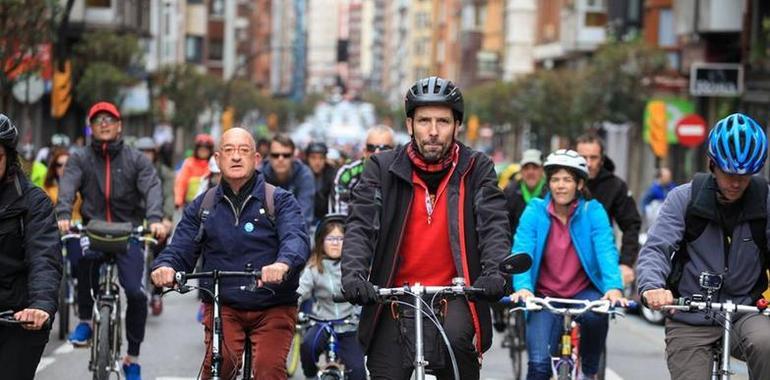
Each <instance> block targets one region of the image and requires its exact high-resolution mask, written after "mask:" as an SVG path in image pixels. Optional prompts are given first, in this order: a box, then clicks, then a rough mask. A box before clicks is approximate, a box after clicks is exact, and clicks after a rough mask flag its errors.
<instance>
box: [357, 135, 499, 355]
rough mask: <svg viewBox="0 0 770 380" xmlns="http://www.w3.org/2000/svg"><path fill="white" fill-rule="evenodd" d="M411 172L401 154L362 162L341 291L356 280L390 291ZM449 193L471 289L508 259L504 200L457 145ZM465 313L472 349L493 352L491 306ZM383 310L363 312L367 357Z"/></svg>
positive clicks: (459, 255)
mask: <svg viewBox="0 0 770 380" xmlns="http://www.w3.org/2000/svg"><path fill="white" fill-rule="evenodd" d="M412 170H413V169H412V163H411V161H410V160H409V157H408V156H407V153H406V148H405V147H400V148H398V149H396V150H392V151H388V152H383V153H380V154H376V155H374V156H372V157H371V158H369V159H368V160H366V164H365V167H364V171H363V174H362V175H361V179H360V181H359V182H358V184H357V185H356V187H355V188H354V189H353V194H352V201H351V203H350V209H349V215H348V219H347V223H346V230H345V244H344V245H343V247H342V286H343V289H344V288H345V285H346V284H351V283H353V282H354V281H356V280H357V279H359V278H365V279H368V280H369V281H370V282H371V283H372V284H374V285H375V286H380V287H391V286H393V278H394V276H395V273H396V269H397V267H398V262H397V259H398V254H399V249H400V245H401V239H402V237H403V233H404V226H405V223H406V221H407V218H408V215H409V210H410V207H411V203H412V198H413V194H414V185H413V183H412ZM446 192H447V208H448V211H449V212H448V217H449V221H448V225H449V230H448V233H449V238H450V244H451V248H452V256H453V259H454V264H455V268H456V269H457V273H458V275H459V276H461V277H464V278H465V282H466V284H468V285H472V284H473V282H474V281H475V280H476V278H478V277H479V276H481V275H482V274H495V273H499V269H498V264H499V263H500V261H502V260H503V259H504V258H505V257H506V256H508V255H509V254H510V252H511V236H510V228H509V227H508V216H507V215H506V211H505V198H504V197H503V193H502V192H501V191H500V189H499V188H498V187H497V176H496V174H495V170H494V166H493V164H492V162H491V161H490V160H489V158H487V157H486V156H485V155H484V154H482V153H480V152H476V151H473V150H471V149H470V148H468V147H466V146H464V145H460V157H459V160H458V163H457V166H456V167H455V170H454V172H453V173H452V177H450V179H449V185H448V186H447V189H446ZM426 264H427V265H429V263H426ZM370 268H371V271H370ZM469 305H472V306H471V310H470V311H471V316H472V319H473V324H474V328H475V330H476V348H477V350H478V351H479V352H484V351H486V350H487V349H489V347H490V346H491V344H492V322H491V318H490V313H489V304H488V303H487V302H483V301H477V302H474V303H470V304H469ZM383 310H384V309H383V306H382V305H381V304H377V305H371V306H364V307H363V309H362V312H361V322H360V324H359V327H358V338H359V340H360V341H361V343H362V345H363V347H364V349H365V350H368V349H369V344H370V343H371V339H372V336H373V333H374V331H375V330H376V329H377V323H378V322H379V320H380V316H381V315H382V313H383Z"/></svg>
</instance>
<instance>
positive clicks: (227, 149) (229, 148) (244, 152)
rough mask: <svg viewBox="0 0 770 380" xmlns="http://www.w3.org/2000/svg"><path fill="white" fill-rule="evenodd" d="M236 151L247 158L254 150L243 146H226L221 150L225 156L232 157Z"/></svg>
mask: <svg viewBox="0 0 770 380" xmlns="http://www.w3.org/2000/svg"><path fill="white" fill-rule="evenodd" d="M236 151H237V152H238V154H240V155H241V156H247V155H249V154H251V153H252V152H253V151H254V150H253V149H252V148H251V147H250V146H248V145H241V146H239V147H235V146H233V145H226V146H223V147H222V149H220V152H221V153H222V154H224V155H225V156H232V155H233V154H235V152H236Z"/></svg>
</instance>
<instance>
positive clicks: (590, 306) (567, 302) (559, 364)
mask: <svg viewBox="0 0 770 380" xmlns="http://www.w3.org/2000/svg"><path fill="white" fill-rule="evenodd" d="M503 302H509V303H510V302H511V300H510V298H509V297H504V298H503ZM543 309H545V310H546V311H548V312H550V313H553V314H556V315H561V316H563V321H562V334H561V338H560V339H559V351H558V352H559V356H555V357H552V358H551V371H552V372H553V375H554V376H555V377H556V378H557V379H558V380H572V379H577V375H578V371H579V368H580V352H579V348H580V326H579V324H578V323H577V322H576V321H575V320H574V318H575V317H578V316H580V315H582V314H585V313H586V312H589V311H592V312H595V313H602V314H608V315H611V316H613V317H614V316H618V315H619V316H621V317H622V316H624V314H623V313H622V312H621V311H619V310H616V309H615V308H614V307H611V305H610V301H608V300H598V301H588V300H573V299H565V298H552V297H546V298H539V297H530V298H527V299H526V300H525V301H524V306H523V307H522V306H518V307H514V308H512V309H511V312H516V311H542V310H543ZM602 356H604V357H606V352H605V351H602ZM605 363H606V359H602V358H600V360H599V372H598V377H599V378H600V379H603V378H604V372H605V369H606V368H605Z"/></svg>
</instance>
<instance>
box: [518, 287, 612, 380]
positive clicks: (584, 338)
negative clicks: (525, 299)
mask: <svg viewBox="0 0 770 380" xmlns="http://www.w3.org/2000/svg"><path fill="white" fill-rule="evenodd" d="M572 298H573V299H583V300H590V301H594V300H598V299H600V298H602V294H601V293H599V291H598V290H596V289H595V288H594V287H588V288H586V289H584V290H582V291H580V292H579V293H578V294H576V295H575V296H574V297H572ZM577 321H578V322H579V323H580V356H581V364H582V366H581V369H582V371H583V373H584V374H586V375H594V374H596V373H597V372H598V371H599V357H600V356H601V353H602V350H603V349H604V345H605V342H606V340H607V329H608V328H609V321H608V318H607V316H606V315H602V314H597V313H593V312H588V313H585V314H583V315H581V316H580V317H578V318H577ZM562 322H563V317H562V316H559V315H555V314H551V313H550V312H548V311H537V312H530V313H529V319H528V321H527V353H528V355H529V362H528V363H527V365H528V370H527V380H541V379H542V380H548V379H550V378H551V372H552V371H551V356H552V355H554V356H556V355H557V354H558V350H559V339H560V337H561V334H562Z"/></svg>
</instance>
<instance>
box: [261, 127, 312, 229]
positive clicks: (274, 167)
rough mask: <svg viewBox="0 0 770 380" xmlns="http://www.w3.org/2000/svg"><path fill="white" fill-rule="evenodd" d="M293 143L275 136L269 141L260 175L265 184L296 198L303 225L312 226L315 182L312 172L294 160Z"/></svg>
mask: <svg viewBox="0 0 770 380" xmlns="http://www.w3.org/2000/svg"><path fill="white" fill-rule="evenodd" d="M294 149H295V145H294V141H292V139H291V138H290V137H289V136H287V135H285V134H281V133H279V134H277V135H275V136H273V139H272V140H271V141H270V159H269V160H268V161H267V162H265V163H263V164H262V174H263V175H264V176H265V181H267V183H269V184H271V185H274V186H278V187H280V188H282V189H284V190H286V191H288V192H290V193H292V194H294V197H295V198H297V202H299V207H300V208H301V209H302V216H303V218H304V220H305V225H306V226H307V227H308V228H310V226H312V225H313V205H314V198H315V180H314V179H313V172H312V171H311V170H310V168H308V167H307V165H305V164H303V163H302V161H300V160H298V159H294Z"/></svg>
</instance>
